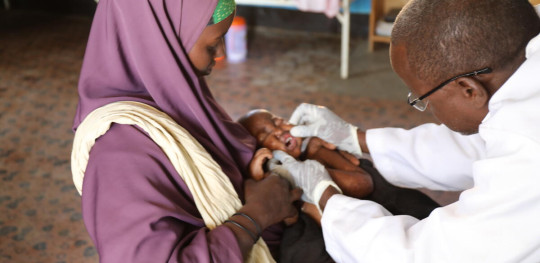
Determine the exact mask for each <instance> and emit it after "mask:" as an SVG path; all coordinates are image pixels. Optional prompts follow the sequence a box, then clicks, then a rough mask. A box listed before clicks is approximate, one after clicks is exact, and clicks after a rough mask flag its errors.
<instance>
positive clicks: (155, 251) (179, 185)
mask: <svg viewBox="0 0 540 263" xmlns="http://www.w3.org/2000/svg"><path fill="white" fill-rule="evenodd" d="M133 142H137V143H133ZM242 181H243V179H242V178H231V182H232V183H233V185H235V188H237V187H240V188H239V189H238V188H237V191H238V193H239V195H241V196H243V195H244V194H243V189H242ZM257 184H258V183H256V184H255V185H256V186H257ZM263 186H264V187H263ZM267 186H272V187H271V188H269V189H272V190H271V191H275V189H281V190H282V191H285V193H284V194H283V196H284V197H283V198H284V199H285V201H284V199H281V200H280V199H275V198H269V197H268V196H265V195H270V194H271V196H272V197H274V195H275V193H272V192H270V191H268V192H264V191H259V188H257V187H253V186H248V185H246V199H245V200H246V204H245V205H244V207H242V208H241V209H240V211H242V212H244V213H246V214H248V215H249V216H252V217H253V218H254V219H255V220H256V221H257V223H258V224H259V225H260V226H261V228H262V229H264V228H266V227H267V226H268V225H270V224H273V223H276V222H279V221H280V220H282V219H283V218H284V217H285V216H286V215H289V214H288V213H294V212H295V211H296V210H294V208H293V206H292V205H285V206H284V205H283V203H279V202H280V201H282V202H287V201H289V200H291V199H296V198H299V197H300V191H298V190H296V191H294V190H293V191H291V190H289V188H288V185H287V184H286V182H281V181H280V180H273V181H264V182H261V185H260V188H261V189H262V188H267ZM248 195H250V196H248ZM286 198H289V199H288V200H287V199H286ZM270 200H271V201H270ZM274 201H275V202H274ZM291 203H292V201H291ZM82 206H83V218H84V222H85V225H86V228H87V230H88V232H89V234H90V236H91V237H92V239H93V241H94V244H95V246H96V248H97V250H98V252H99V255H100V260H101V262H168V261H173V262H176V261H179V262H243V260H244V256H245V255H247V253H248V251H249V250H250V249H251V246H252V245H253V240H252V239H251V237H250V236H248V234H247V233H246V232H244V233H242V232H239V231H238V229H236V230H235V229H234V227H235V226H230V225H229V224H228V223H227V224H224V225H220V226H217V227H216V228H214V229H212V230H210V229H208V228H207V227H206V226H205V224H204V221H203V220H202V218H201V216H200V213H199V211H198V209H197V207H196V205H195V203H194V201H193V198H192V196H191V192H190V191H189V189H188V188H187V186H186V185H185V183H184V181H183V180H182V179H181V178H180V176H179V175H178V174H177V173H176V170H175V169H174V167H172V164H171V163H170V162H169V161H168V160H167V159H166V157H165V155H164V153H163V152H162V151H161V149H160V148H159V147H158V146H157V145H156V144H155V143H154V142H153V141H151V140H150V139H149V138H148V137H147V136H146V134H145V133H144V132H142V131H140V130H139V129H137V128H133V127H130V126H126V125H113V127H111V129H110V130H109V132H107V134H105V135H104V136H102V137H101V138H99V139H98V140H97V142H96V144H95V145H94V147H93V149H92V152H91V153H90V159H89V162H88V167H87V170H86V176H85V179H84V183H83V195H82ZM289 207H290V209H291V210H290V211H289V210H288V209H289ZM269 211H272V213H270V212H269ZM280 217H281V218H280ZM232 219H233V220H234V221H237V222H238V223H239V224H242V225H243V226H244V227H246V228H248V229H249V230H253V229H254V226H253V225H250V224H249V223H247V222H244V221H243V219H242V218H239V217H238V216H234V217H233V218H232Z"/></svg>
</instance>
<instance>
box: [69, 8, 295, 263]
mask: <svg viewBox="0 0 540 263" xmlns="http://www.w3.org/2000/svg"><path fill="white" fill-rule="evenodd" d="M231 2H232V4H233V5H234V1H232V0H229V1H224V0H220V1H218V0H147V1H133V0H101V1H100V3H99V4H98V7H97V10H96V13H95V17H94V21H93V24H92V30H91V33H90V37H89V40H88V46H87V50H86V54H85V58H84V63H83V67H82V71H81V76H80V80H79V97H80V101H79V106H78V109H77V113H76V116H75V121H74V126H73V129H74V130H77V128H78V127H79V125H80V124H81V122H82V121H83V120H84V119H85V117H86V116H87V115H88V114H89V113H91V112H92V111H94V110H96V109H97V108H100V107H102V106H104V105H107V104H109V103H113V102H117V101H136V102H141V103H145V104H147V105H150V106H152V107H154V108H156V109H159V110H160V111H162V112H164V113H166V114H167V115H169V116H170V117H171V118H172V119H173V120H174V121H175V122H176V123H177V124H179V125H180V126H182V127H183V128H185V129H186V130H187V131H189V133H190V134H191V135H192V136H193V137H194V138H195V139H196V140H197V141H198V142H199V143H200V144H201V145H202V146H203V147H204V149H205V150H206V151H207V152H208V153H209V154H210V155H211V156H212V158H213V159H214V160H215V161H216V162H217V164H219V166H220V167H221V169H222V171H223V172H224V173H225V174H226V176H227V177H228V178H229V179H230V181H231V183H232V185H233V187H234V189H235V191H236V192H237V193H238V196H239V197H240V199H241V201H242V204H243V207H241V209H240V210H239V212H242V213H244V215H248V216H242V215H240V216H238V215H237V216H233V217H231V219H233V221H234V222H236V223H238V224H239V225H240V226H238V225H236V224H234V223H228V224H222V225H219V226H217V227H216V228H214V229H212V230H210V229H209V228H207V227H205V223H204V221H203V219H202V218H201V214H200V213H199V211H198V209H197V207H196V205H195V203H194V200H193V195H192V193H191V192H190V190H189V189H188V187H187V186H186V183H185V182H184V181H183V180H182V179H181V177H180V176H179V174H178V173H177V171H176V170H175V168H174V167H173V165H172V164H171V162H170V161H169V159H168V158H167V156H166V155H165V154H164V152H163V151H162V149H161V148H160V147H158V146H157V145H156V143H154V141H153V140H152V139H151V138H150V137H149V136H148V134H147V133H146V132H145V131H144V130H142V129H141V128H139V127H137V126H133V125H122V124H113V125H112V126H111V127H110V129H109V130H108V131H107V132H106V133H105V134H104V135H103V136H101V137H100V138H99V139H97V140H96V142H95V145H94V146H93V148H92V149H91V151H90V155H89V159H88V165H87V167H86V172H85V176H84V181H83V186H82V189H83V190H82V191H83V193H84V194H83V195H82V210H83V217H84V222H85V225H86V228H87V230H88V232H89V234H90V236H91V237H92V239H93V241H94V243H95V246H96V248H97V250H98V252H99V256H100V261H101V262H242V261H243V260H244V257H245V256H246V255H247V254H248V253H249V251H250V249H251V247H252V245H253V242H254V241H253V236H252V235H251V234H253V233H257V225H258V227H260V228H262V229H263V230H264V229H266V230H265V231H263V234H262V237H263V238H264V240H265V241H266V243H267V244H268V246H269V247H270V250H271V251H275V248H276V246H277V245H279V239H280V235H281V233H280V232H279V231H280V229H279V227H276V225H275V224H277V223H279V222H280V221H282V220H283V219H284V218H286V217H290V216H293V215H294V213H295V212H296V210H295V209H294V206H293V205H292V203H293V202H294V201H295V200H298V199H299V197H300V195H301V191H300V190H299V189H293V190H291V189H290V188H289V187H290V186H289V185H288V184H286V183H284V179H281V178H279V177H277V176H270V177H267V178H266V179H265V180H262V181H259V182H254V181H252V180H249V179H246V178H247V177H248V175H247V166H248V163H249V161H250V159H251V157H252V155H253V151H254V147H255V141H254V140H253V138H252V137H250V136H249V135H248V133H247V132H246V131H245V130H244V129H243V128H242V127H241V126H240V125H238V124H237V123H235V122H233V121H231V119H230V117H229V116H228V115H227V114H226V113H225V112H224V111H223V109H222V108H221V107H220V106H219V105H218V104H217V102H216V101H215V99H214V98H213V96H212V94H211V93H210V91H209V89H208V87H207V86H206V82H205V81H204V78H203V76H204V75H205V74H209V73H210V71H211V69H212V67H213V65H214V63H215V62H214V58H215V57H218V56H221V55H223V52H224V51H223V35H224V34H225V32H226V31H227V30H228V28H229V26H230V25H231V22H232V18H233V16H234V10H233V11H232V14H227V15H226V16H225V17H224V18H216V13H217V10H218V9H216V6H217V7H219V8H225V9H227V5H230V4H231ZM228 8H230V6H229V7H228ZM233 8H234V7H233ZM219 10H222V9H219ZM215 11H216V12H215ZM221 15H222V14H221ZM209 21H210V22H211V23H209ZM251 219H253V220H254V222H253V221H252V220H251ZM272 225H273V227H269V226H272ZM272 229H274V230H275V231H272ZM257 238H258V237H257Z"/></svg>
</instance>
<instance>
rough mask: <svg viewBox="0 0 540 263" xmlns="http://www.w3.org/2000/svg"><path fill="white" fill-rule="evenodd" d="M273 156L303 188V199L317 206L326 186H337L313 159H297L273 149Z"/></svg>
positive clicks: (322, 167)
mask: <svg viewBox="0 0 540 263" xmlns="http://www.w3.org/2000/svg"><path fill="white" fill-rule="evenodd" d="M273 155H274V158H275V159H277V160H279V161H280V162H281V165H282V166H283V168H285V169H287V170H288V171H289V173H290V174H291V176H292V178H293V179H294V181H295V183H296V185H297V186H298V187H300V188H302V189H303V190H304V196H303V199H304V201H306V202H309V203H313V204H315V205H317V207H318V206H319V199H320V198H321V196H322V194H323V192H324V191H325V190H326V188H328V186H334V187H335V188H336V189H339V187H338V186H337V185H336V183H334V181H332V178H331V177H330V174H329V173H328V171H326V169H325V168H324V166H323V165H322V164H320V163H319V162H317V161H315V160H306V161H303V162H301V161H297V160H296V159H294V158H293V157H292V156H290V155H288V154H287V153H285V152H283V151H274V152H273Z"/></svg>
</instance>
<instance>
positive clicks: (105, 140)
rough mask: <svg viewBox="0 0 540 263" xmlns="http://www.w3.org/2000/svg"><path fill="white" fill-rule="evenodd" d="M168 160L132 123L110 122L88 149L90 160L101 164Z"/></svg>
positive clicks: (144, 133)
mask: <svg viewBox="0 0 540 263" xmlns="http://www.w3.org/2000/svg"><path fill="white" fill-rule="evenodd" d="M134 160H137V162H140V163H147V162H152V163H156V162H157V163H163V162H168V159H167V157H166V156H165V154H164V153H163V151H162V150H161V148H160V147H159V146H158V145H157V144H156V143H155V142H154V141H153V140H152V139H151V138H150V136H148V134H147V133H146V132H145V131H144V130H142V129H141V128H139V127H137V126H134V125H125V124H112V125H111V128H110V129H109V130H108V131H107V132H106V133H105V134H103V135H102V136H101V137H99V138H98V139H97V140H96V143H95V144H94V146H93V147H92V149H91V151H90V160H89V162H90V161H93V162H94V163H95V162H97V163H101V164H108V163H111V164H115V163H116V164H118V165H120V164H123V165H125V163H130V162H133V161H134Z"/></svg>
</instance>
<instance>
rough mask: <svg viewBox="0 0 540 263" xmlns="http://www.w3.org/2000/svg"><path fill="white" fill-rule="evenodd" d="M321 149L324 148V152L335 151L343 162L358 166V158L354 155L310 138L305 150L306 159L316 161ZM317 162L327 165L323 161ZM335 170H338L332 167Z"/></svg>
mask: <svg viewBox="0 0 540 263" xmlns="http://www.w3.org/2000/svg"><path fill="white" fill-rule="evenodd" d="M321 148H324V150H326V151H337V152H338V153H339V154H340V155H341V157H343V158H344V159H345V160H347V161H349V162H350V163H351V164H352V165H354V166H358V165H359V164H360V161H359V160H358V158H356V157H355V156H354V155H352V154H350V153H348V152H346V151H340V150H337V149H335V146H334V145H333V144H331V143H329V142H326V141H324V140H323V139H321V138H318V137H313V138H310V140H309V143H308V145H307V148H306V159H317V157H318V156H319V155H317V153H318V152H319V150H321ZM318 161H319V162H321V163H323V164H327V163H326V162H325V161H324V160H318ZM333 168H336V169H339V167H333Z"/></svg>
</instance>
